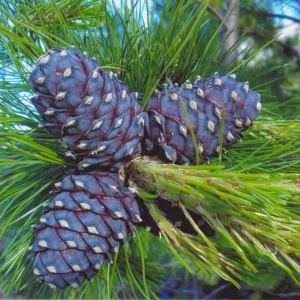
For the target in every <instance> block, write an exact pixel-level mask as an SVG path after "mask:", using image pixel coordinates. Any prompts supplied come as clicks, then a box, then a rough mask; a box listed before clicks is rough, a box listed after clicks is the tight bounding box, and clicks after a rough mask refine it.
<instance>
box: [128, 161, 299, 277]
mask: <svg viewBox="0 0 300 300" xmlns="http://www.w3.org/2000/svg"><path fill="white" fill-rule="evenodd" d="M127 170H128V172H129V173H130V174H131V177H132V179H133V180H134V181H135V182H136V183H137V184H138V186H139V187H141V188H142V189H144V190H149V191H150V192H154V193H157V194H158V195H159V196H160V197H162V198H164V199H167V200H169V201H172V202H173V203H174V204H176V205H178V206H179V207H180V208H181V209H182V211H183V212H184V214H185V215H186V217H187V218H188V219H190V217H189V216H188V213H187V211H186V210H185V207H186V208H189V209H190V210H192V211H194V212H198V213H199V214H200V215H201V216H202V217H203V218H204V220H205V221H207V223H208V224H209V225H210V226H211V227H212V228H213V229H214V230H215V231H216V232H217V235H218V236H219V237H220V238H221V240H224V241H226V245H230V248H231V249H232V250H234V252H233V253H234V255H237V256H239V257H240V259H241V260H243V261H244V263H245V265H246V266H247V267H248V268H250V269H251V270H252V271H256V270H257V269H259V267H258V266H257V263H256V260H259V257H261V256H263V257H264V259H265V260H266V261H268V262H269V263H275V264H276V265H277V266H278V267H280V268H282V269H283V270H285V271H286V272H287V273H288V274H289V275H290V276H291V277H292V278H293V279H294V280H295V281H296V282H298V279H299V274H297V273H298V270H299V269H298V264H299V261H298V249H299V242H300V240H299V238H298V230H299V226H300V219H299V209H298V206H297V203H298V202H299V199H300V198H299V197H300V187H299V174H278V173H277V174H274V173H270V174H268V173H266V172H264V173H262V174H255V173H247V174H243V173H240V172H238V171H235V172H232V171H229V170H228V169H227V170H226V169H224V170H223V167H222V166H196V167H184V166H171V165H161V164H160V163H159V162H157V161H155V160H153V159H149V158H146V157H144V158H136V159H135V160H134V161H132V162H131V163H130V164H129V166H128V169H127ZM248 172H249V170H248ZM150 213H152V214H153V217H154V219H155V220H156V221H157V222H158V225H159V227H160V229H161V230H162V233H163V232H164V231H165V230H169V231H170V230H171V228H173V231H174V230H175V232H176V229H174V226H173V227H171V228H170V229H166V226H167V225H166V224H165V225H162V224H163V221H162V216H159V215H158V214H157V211H156V210H155V205H153V204H152V205H151V209H150ZM169 231H168V235H169V236H170V238H171V239H172V240H173V241H174V242H175V244H176V245H178V246H182V241H180V242H179V241H178V239H179V237H178V236H174V235H171V234H170V232H169ZM200 237H202V243H204V244H205V243H207V246H208V247H209V249H210V250H211V251H213V250H214V249H215V247H217V249H218V252H217V253H224V254H225V253H226V252H227V251H228V250H229V249H228V248H227V247H228V246H224V245H222V243H221V244H218V242H216V245H212V244H211V243H210V242H209V241H207V240H206V239H205V238H204V237H203V235H202V234H200ZM218 247H220V248H218ZM222 248H223V249H222ZM184 249H185V251H186V249H189V250H188V251H190V252H192V251H193V250H192V249H193V248H192V247H191V246H188V243H187V244H186V248H184ZM232 250H231V251H230V253H231V255H232ZM249 257H252V259H250V260H249ZM204 261H206V260H204ZM211 261H212V260H209V262H210V263H211ZM225 261H227V260H226V259H225ZM235 262H236V261H235ZM210 266H211V267H212V265H210ZM225 269H226V267H225ZM232 275H233V276H236V274H232ZM222 276H223V277H224V274H222ZM231 280H233V279H232V278H231ZM233 282H234V281H233Z"/></svg>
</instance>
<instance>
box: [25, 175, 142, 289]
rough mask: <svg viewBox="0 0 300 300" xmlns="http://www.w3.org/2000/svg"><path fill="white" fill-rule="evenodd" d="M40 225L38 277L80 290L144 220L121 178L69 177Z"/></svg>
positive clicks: (34, 250) (35, 253) (35, 256)
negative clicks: (86, 280) (134, 225)
mask: <svg viewBox="0 0 300 300" xmlns="http://www.w3.org/2000/svg"><path fill="white" fill-rule="evenodd" d="M56 187H57V188H56V189H55V191H54V192H53V194H54V198H53V199H52V200H51V202H50V203H49V204H48V205H47V206H46V211H45V214H44V215H43V216H42V218H41V219H40V222H39V224H37V225H36V226H35V229H36V237H35V241H34V243H33V245H32V246H31V247H30V248H31V249H30V250H31V255H30V257H31V259H32V260H33V269H34V274H35V275H37V276H38V280H39V281H45V282H47V283H48V284H49V286H50V287H52V288H65V287H67V286H69V285H71V286H73V287H77V286H79V285H81V284H82V282H83V281H84V280H85V279H88V280H90V279H91V278H92V277H93V276H94V275H95V274H96V273H97V272H98V270H99V269H100V268H101V266H102V264H103V262H104V261H108V262H110V261H111V259H112V255H113V253H115V252H116V251H118V247H119V244H120V242H122V241H123V239H124V238H126V237H128V236H131V235H132V232H133V222H135V223H138V222H140V221H141V218H140V213H139V208H138V204H137V202H136V200H135V198H134V194H133V193H132V191H131V190H130V189H128V188H125V187H123V183H122V182H121V180H120V177H119V175H118V174H116V173H108V172H85V173H81V174H80V173H78V174H75V173H74V174H69V175H66V176H65V178H64V179H63V180H62V182H60V183H58V184H56Z"/></svg>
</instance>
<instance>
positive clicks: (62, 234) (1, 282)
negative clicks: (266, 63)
mask: <svg viewBox="0 0 300 300" xmlns="http://www.w3.org/2000/svg"><path fill="white" fill-rule="evenodd" d="M21 2H22V4H24V5H21V4H20V3H21ZM21 2H20V1H17V2H16V1H13V0H6V1H5V3H7V5H5V6H3V7H1V8H0V75H1V76H2V78H1V79H3V80H2V81H0V99H1V101H0V166H1V174H0V219H1V228H0V237H1V241H3V242H4V243H5V249H4V250H3V251H2V249H0V251H1V253H0V255H1V256H0V258H1V266H0V274H1V276H0V288H1V289H3V290H5V291H7V292H8V293H9V292H11V291H14V292H19V293H21V294H22V295H24V296H28V297H29V298H38V297H40V298H51V297H52V298H64V297H68V298H69V297H70V295H71V296H72V297H74V298H101V299H102V298H107V299H112V298H118V297H122V298H142V297H144V298H147V299H152V298H157V294H156V291H157V290H158V287H159V283H160V279H161V278H162V273H163V271H165V269H162V268H160V267H159V264H160V262H161V261H162V259H163V258H171V262H172V263H171V265H172V266H173V262H174V266H176V268H177V266H178V261H179V262H180V263H181V264H180V266H181V267H182V266H183V267H185V268H186V269H187V270H188V271H190V272H191V273H196V274H200V273H201V274H202V273H203V274H204V273H205V274H206V273H207V274H211V273H212V272H215V273H216V274H218V275H219V276H221V277H222V278H223V279H225V280H228V281H231V282H232V283H233V284H234V285H235V286H237V287H239V286H240V283H241V281H244V282H246V283H249V284H251V285H255V286H258V285H259V284H261V278H262V276H260V275H263V274H264V272H265V271H266V270H275V269H276V270H277V271H278V273H280V274H281V273H282V270H284V273H285V274H288V275H289V276H290V277H291V278H292V279H293V280H294V282H296V283H297V284H300V283H299V282H300V279H299V278H300V276H299V274H300V272H299V264H300V261H299V249H300V238H299V234H298V233H299V228H300V210H299V207H300V206H299V199H300V198H299V197H300V188H299V165H300V159H299V155H300V152H299V149H300V141H299V138H298V133H299V131H300V127H299V126H300V125H299V124H300V123H299V122H298V121H297V120H299V105H298V103H297V101H296V100H297V99H290V100H289V101H288V102H287V103H288V106H286V107H284V108H285V109H282V110H281V109H278V107H279V108H281V107H283V105H284V103H283V104H281V106H280V105H278V104H277V103H275V102H272V103H268V99H270V95H266V94H267V90H264V89H263V87H264V86H267V85H268V84H270V83H269V82H268V81H266V77H267V76H269V75H270V73H272V70H279V69H280V67H274V68H272V69H270V70H265V71H264V72H263V73H262V74H257V76H255V77H254V76H253V77H252V76H251V77H252V78H249V73H248V72H247V68H248V65H247V64H248V62H250V61H251V59H252V58H253V57H255V55H256V54H257V53H259V52H260V51H261V50H263V49H264V48H265V47H267V46H268V45H269V44H270V43H271V42H272V41H270V42H268V43H267V44H265V45H263V46H262V47H261V48H260V49H255V50H252V49H251V50H250V49H249V51H246V50H245V51H244V52H242V53H240V54H239V57H236V58H237V59H236V60H235V64H234V66H230V65H229V64H223V62H224V61H225V60H226V57H227V56H228V55H230V52H232V53H236V52H235V51H233V50H234V49H237V47H238V45H239V44H241V42H242V40H243V37H241V38H240V40H238V41H237V43H236V44H235V45H234V46H233V48H232V49H229V50H228V51H225V52H224V51H221V50H222V46H223V45H224V40H220V36H221V32H222V27H223V24H224V21H220V22H219V23H214V22H212V20H211V18H209V15H208V12H209V7H210V1H209V0H208V1H194V0H187V1H183V0H180V1H175V0H165V1H164V3H163V6H162V7H161V6H155V4H157V3H158V2H159V1H154V6H152V4H150V1H147V0H146V1H143V0H138V1H120V2H121V6H120V7H117V6H116V5H115V4H114V1H97V0H91V1H88V2H87V1H84V0H76V1H72V0H62V1H55V0H49V1H47V2H45V1H42V0H33V3H31V2H30V1H27V0H26V1H21ZM142 4H144V5H142ZM144 12H146V16H145V15H144ZM157 14H160V18H156V16H157ZM226 17H227V16H225V19H226ZM70 45H74V46H70ZM85 51H86V52H85ZM88 53H89V54H88ZM231 57H232V56H231ZM240 58H242V59H240ZM216 71H219V73H220V75H219V74H218V73H216ZM116 74H117V75H116ZM198 74H199V75H201V76H202V77H200V76H199V75H198ZM212 74H213V75H212ZM234 74H236V75H234ZM271 77H272V76H271ZM247 80H249V81H250V83H249V82H248V81H247ZM274 80H275V79H274ZM274 80H273V77H272V81H271V83H272V82H274ZM173 82H174V84H173ZM175 82H178V84H177V83H175ZM249 86H251V89H250V88H249ZM32 92H33V93H32ZM259 93H260V94H261V97H260V94H259ZM261 98H262V103H263V104H261ZM262 106H263V109H262ZM277 106H278V107H277ZM291 108H292V109H291ZM286 112H289V113H288V114H287V113H286ZM38 124H39V125H40V126H38ZM244 136H245V137H244ZM242 139H243V143H238V142H241V141H242ZM49 192H50V194H49ZM144 229H146V230H144ZM149 231H150V233H153V235H152V234H150V233H149ZM3 237H4V239H2V238H3ZM28 250H29V251H28ZM28 256H29V259H28ZM111 263H112V264H111ZM199 272H200V273H199ZM97 274H98V275H97ZM199 276H200V275H199ZM36 279H37V280H36ZM91 279H93V280H94V281H95V283H90V282H89V281H90V280H91ZM262 280H263V279H262ZM38 281H41V282H43V283H40V282H38ZM45 283H47V284H45ZM49 286H50V288H49ZM79 286H80V287H79ZM75 287H77V288H76V289H74V288H75Z"/></svg>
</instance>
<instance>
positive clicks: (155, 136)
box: [143, 73, 261, 164]
mask: <svg viewBox="0 0 300 300" xmlns="http://www.w3.org/2000/svg"><path fill="white" fill-rule="evenodd" d="M183 105H184V107H185V108H186V111H187V114H188V119H189V120H187V118H186V116H185V114H184V109H183V107H182V106H183ZM224 110H225V118H224V120H225V122H224V131H223V137H222V149H223V150H226V148H227V147H228V146H230V145H232V144H234V143H236V142H237V141H240V140H241V138H242V137H243V135H242V133H241V132H242V131H244V130H247V129H248V128H249V127H250V126H251V125H252V123H253V120H254V119H255V118H256V117H257V116H258V114H259V112H260V110H261V103H260V96H259V94H257V93H255V92H253V91H252V90H250V89H249V85H248V83H245V82H237V81H236V79H235V75H231V76H224V77H221V78H220V76H219V75H218V74H217V73H216V74H215V75H214V76H213V77H211V78H206V79H201V78H200V77H198V78H197V80H196V81H195V82H194V83H190V82H187V83H186V84H185V85H184V86H182V87H180V88H179V87H176V86H174V87H172V88H171V89H169V90H167V91H164V92H159V91H158V92H157V93H156V94H155V95H153V96H152V97H151V98H150V100H149V103H148V105H147V107H146V111H147V114H148V116H147V120H146V122H145V139H144V143H143V149H144V154H147V155H157V156H158V157H159V158H160V159H161V160H163V161H165V162H172V163H175V162H176V163H179V164H195V163H196V152H195V144H194V141H193V137H192V134H191V132H190V130H189V126H188V121H190V124H191V126H192V128H193V131H194V134H195V137H196V142H197V145H196V147H197V148H196V149H198V153H199V156H200V161H201V162H205V161H207V160H208V159H209V158H210V157H212V156H215V155H216V154H218V152H219V144H220V125H221V118H222V112H223V111H224Z"/></svg>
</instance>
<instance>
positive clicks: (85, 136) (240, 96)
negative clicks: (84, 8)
mask: <svg viewBox="0 0 300 300" xmlns="http://www.w3.org/2000/svg"><path fill="white" fill-rule="evenodd" d="M29 83H30V85H31V87H32V89H33V91H34V94H33V96H32V99H31V101H32V103H33V104H34V106H35V107H36V109H37V110H38V112H39V114H40V116H41V119H42V120H41V125H42V126H43V127H44V128H45V129H46V130H47V131H48V132H49V133H51V134H52V135H53V136H54V137H56V138H58V139H59V140H60V141H61V142H62V144H63V145H64V146H65V147H66V148H67V152H66V156H67V157H69V158H70V159H72V160H74V161H75V162H76V163H77V168H73V169H70V170H68V171H67V172H66V174H65V175H64V178H62V181H61V182H59V183H56V184H55V189H54V191H53V193H52V195H53V198H52V200H51V201H50V202H49V204H48V205H47V206H46V208H45V211H44V215H43V216H42V217H41V218H40V221H39V223H38V224H37V225H35V226H34V227H35V230H36V235H35V240H34V242H33V245H32V246H31V247H30V258H31V259H32V261H33V272H34V274H35V275H36V276H37V279H38V280H39V281H45V282H46V283H48V285H49V286H50V287H52V288H65V287H67V286H69V285H70V286H72V287H78V286H79V285H81V284H82V282H83V281H84V280H85V279H88V280H90V279H91V278H92V277H93V276H94V275H95V274H96V273H97V272H98V270H99V269H100V268H101V266H102V264H103V263H104V261H106V262H111V261H112V255H113V253H115V252H116V251H118V247H119V245H120V244H122V241H123V239H125V238H127V237H129V236H132V234H133V226H134V224H137V225H140V226H143V227H145V228H147V229H150V230H151V231H152V232H153V233H155V234H157V233H158V228H157V227H156V228H155V226H156V224H155V222H154V221H153V220H152V219H151V216H150V215H149V213H148V211H147V209H146V208H145V206H144V205H143V202H142V201H141V199H138V198H137V197H136V195H135V193H134V191H133V190H132V189H130V187H128V186H127V185H126V182H127V181H126V180H125V178H124V174H123V172H121V170H122V168H123V165H124V164H125V163H126V162H127V161H129V160H130V159H131V158H133V157H134V156H137V155H155V156H157V157H158V158H159V159H160V160H162V161H163V162H168V163H177V164H195V163H196V157H197V156H198V157H200V162H205V161H207V160H209V158H210V157H212V156H214V155H216V154H218V152H219V142H220V132H221V131H220V126H221V120H222V116H223V117H224V118H223V122H224V127H223V133H222V134H223V136H222V137H221V138H222V148H223V150H225V149H226V148H227V147H228V146H229V145H231V144H233V143H235V142H237V141H239V140H240V139H241V138H242V133H241V132H242V131H244V130H246V129H247V128H248V127H250V126H251V125H252V122H253V120H254V119H255V118H256V117H257V116H258V114H259V112H260V110H261V104H260V96H259V95H258V94H257V93H255V92H253V91H251V90H250V89H249V85H248V83H245V82H243V83H240V82H237V81H236V79H235V76H234V75H230V76H224V77H220V76H219V75H218V74H215V75H213V76H212V77H211V78H207V79H202V78H200V77H197V79H196V80H195V81H194V82H189V81H187V82H186V83H185V84H184V85H183V86H181V87H178V86H177V85H174V86H173V87H171V88H170V89H168V90H166V91H156V92H155V94H154V95H153V96H152V97H151V99H150V101H149V102H148V105H147V107H146V109H145V110H144V111H142V110H141V104H140V103H139V101H138V98H137V93H130V91H129V90H128V87H127V86H126V85H125V84H124V83H123V82H121V81H120V80H119V79H118V78H117V76H116V74H114V73H113V72H109V71H106V70H103V69H101V68H100V67H99V65H98V63H97V61H96V60H95V59H94V58H88V56H87V54H86V53H83V54H80V53H78V52H77V50H76V49H75V48H74V47H68V48H66V49H63V50H61V49H53V50H50V51H49V52H48V53H47V54H45V55H43V56H42V57H40V58H39V59H38V61H37V63H36V65H35V66H34V70H33V71H32V73H31V74H30V76H29ZM191 128H192V132H191ZM195 141H196V143H197V144H196V143H195ZM157 202H158V207H159V208H160V209H161V210H162V211H163V212H164V213H165V215H166V217H167V218H168V219H169V220H170V221H171V222H173V223H174V224H175V225H176V226H178V227H179V228H180V229H182V230H183V231H185V232H191V233H193V228H192V227H191V226H189V223H188V222H187V221H186V222H185V223H184V222H183V221H184V220H183V219H184V217H183V215H182V213H181V212H180V210H179V209H178V207H173V206H172V205H171V204H170V203H169V202H167V201H166V200H164V199H161V198H158V200H157ZM193 217H194V218H195V221H196V222H197V223H198V224H199V226H201V225H200V223H201V217H200V216H198V215H196V214H195V215H194V216H193ZM204 225H205V224H204ZM202 226H203V225H202ZM206 232H207V234H208V235H209V234H210V231H209V229H207V231H206Z"/></svg>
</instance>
